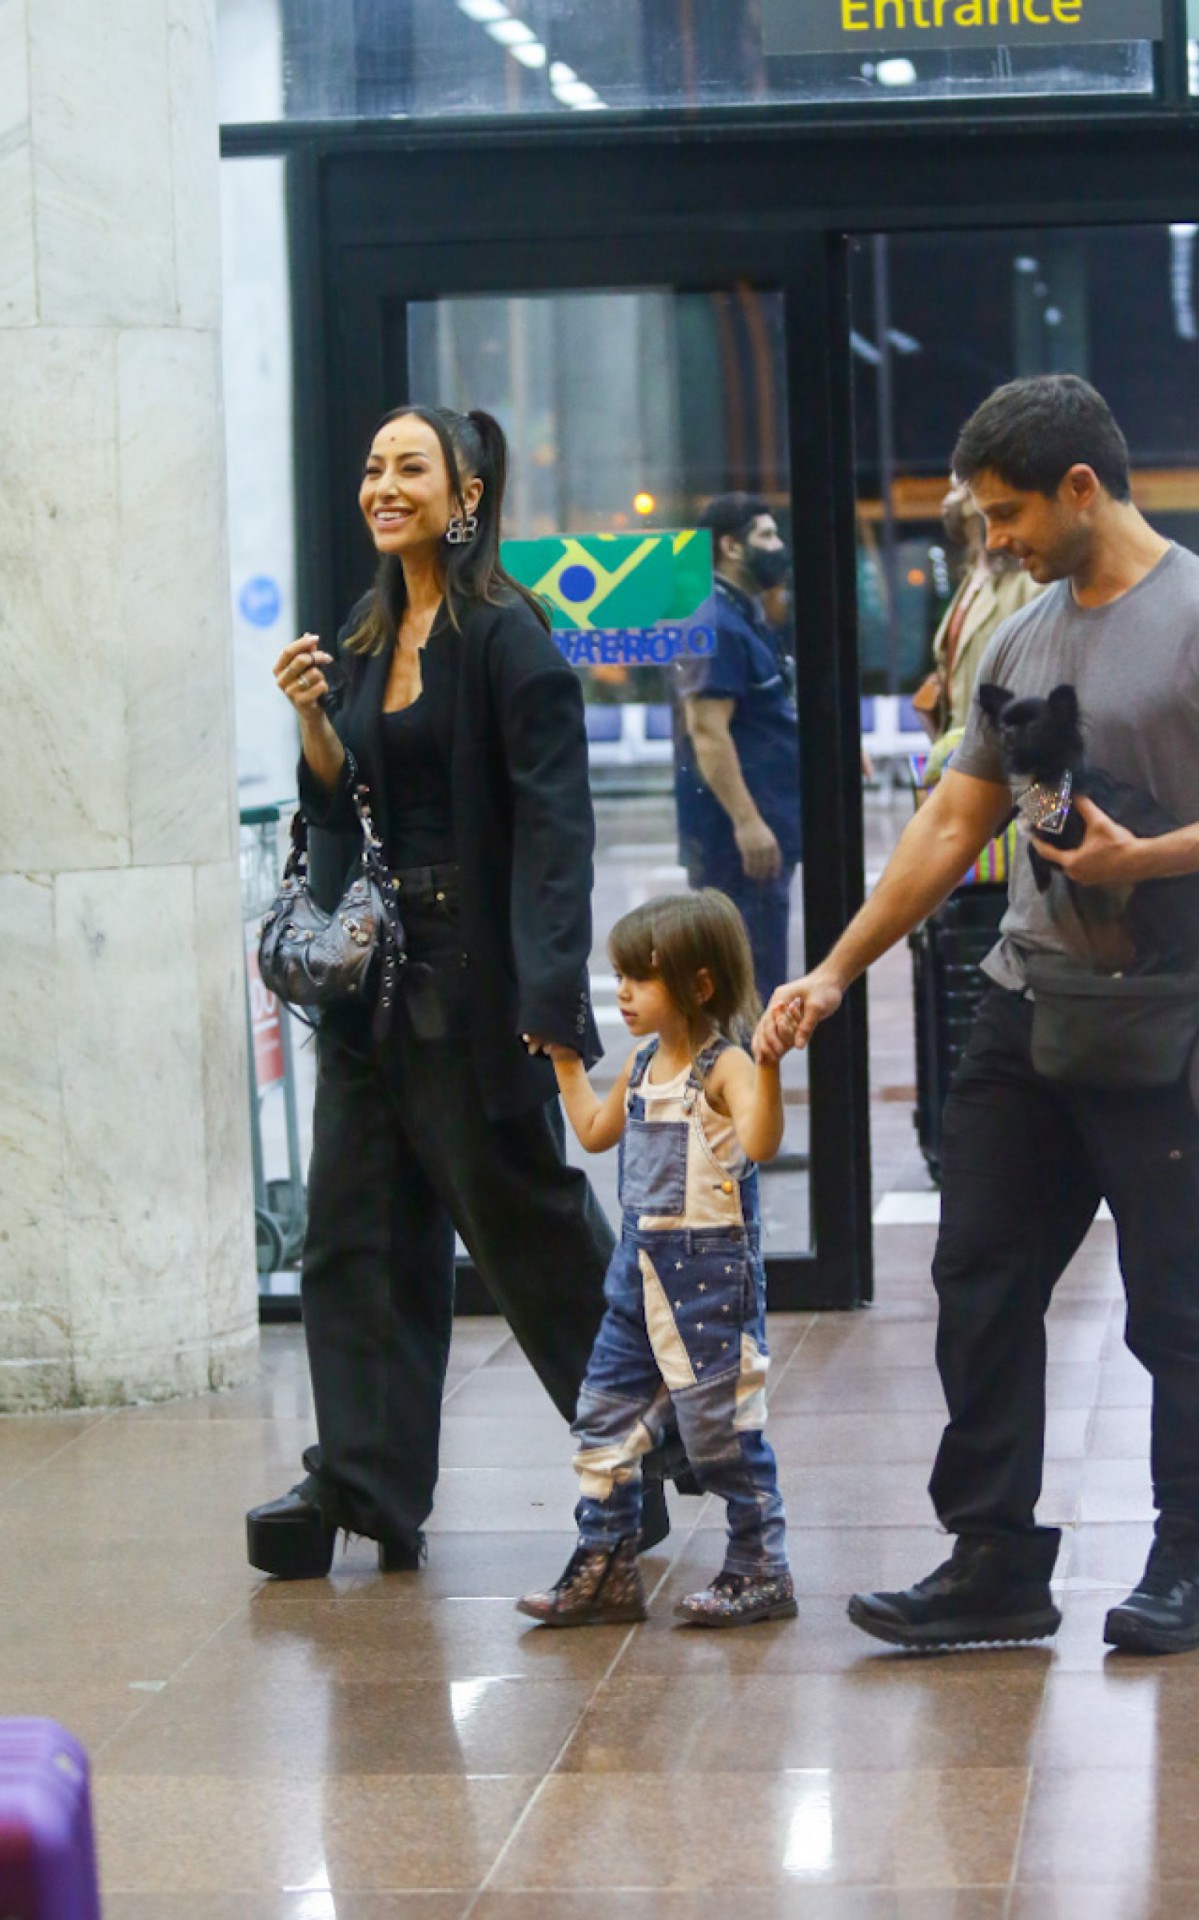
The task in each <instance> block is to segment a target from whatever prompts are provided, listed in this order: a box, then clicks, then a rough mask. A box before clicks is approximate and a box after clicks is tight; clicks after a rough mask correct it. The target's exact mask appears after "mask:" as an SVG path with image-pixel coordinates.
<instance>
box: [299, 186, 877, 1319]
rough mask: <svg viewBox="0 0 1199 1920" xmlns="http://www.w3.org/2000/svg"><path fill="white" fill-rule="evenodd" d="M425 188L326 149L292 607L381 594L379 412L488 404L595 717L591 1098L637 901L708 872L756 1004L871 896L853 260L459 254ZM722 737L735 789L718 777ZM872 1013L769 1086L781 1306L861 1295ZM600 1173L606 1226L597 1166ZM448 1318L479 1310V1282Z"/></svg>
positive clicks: (823, 1038)
mask: <svg viewBox="0 0 1199 1920" xmlns="http://www.w3.org/2000/svg"><path fill="white" fill-rule="evenodd" d="M439 164H440V163H439V162H433V161H431V162H430V165H431V166H432V167H433V170H434V172H436V169H437V166H438V165H439ZM314 184H315V182H314ZM426 185H427V188H428V191H429V192H430V193H431V192H432V191H433V185H432V179H430V181H429V182H427V183H426ZM413 192H414V185H413V178H412V176H411V175H410V174H407V173H405V170H404V169H403V168H402V167H393V166H391V165H389V164H384V163H383V162H382V161H381V160H379V159H374V160H372V159H370V158H363V159H361V160H359V159H356V158H351V157H350V156H344V157H342V158H340V159H337V160H331V161H330V162H329V166H328V169H327V171H326V172H325V173H324V174H323V175H321V176H320V191H319V193H317V194H315V196H314V197H313V198H312V199H311V200H310V201H309V202H308V203H307V204H308V207H309V214H310V227H309V230H308V232H307V238H306V242H305V245H304V247H303V248H302V249H300V250H299V251H300V269H299V279H300V282H301V284H302V285H303V286H306V287H307V290H308V294H309V300H308V304H307V306H306V307H305V308H303V313H304V315H305V317H304V318H303V320H302V322H301V326H302V328H305V329H307V333H306V339H307V340H308V341H310V342H311V341H313V340H315V341H316V342H317V343H319V346H320V349H321V352H322V354H323V356H324V358H323V364H324V367H325V370H326V378H325V380H324V381H323V383H322V388H321V391H320V393H319V394H317V395H314V399H313V405H312V406H311V407H308V406H298V407H297V410H296V419H297V435H298V437H299V441H300V448H299V456H298V465H299V475H300V480H299V499H300V511H299V521H300V528H301V537H300V540H299V542H298V547H297V554H298V571H299V576H300V577H299V588H298V591H299V598H300V601H301V603H302V604H303V605H305V606H306V607H309V608H311V610H312V611H311V614H310V615H309V616H308V624H310V625H311V626H312V627H313V629H314V630H317V631H320V630H324V629H331V628H333V627H335V626H336V625H337V624H339V623H340V621H341V620H342V619H344V617H345V609H346V608H347V607H349V606H350V605H352V604H353V602H354V601H355V600H356V599H357V598H358V596H359V595H360V594H361V592H362V591H363V589H364V588H365V586H366V585H367V584H368V582H369V580H370V577H371V573H372V563H373V555H372V553H371V550H370V547H369V544H368V542H367V539H366V536H365V532H364V530H363V528H362V526H361V522H360V517H359V515H358V513H357V508H356V495H357V484H358V476H359V473H360V471H361V462H362V458H363V453H364V450H365V448H366V446H367V445H368V444H369V441H370V435H371V432H372V429H373V426H374V423H375V422H376V420H377V419H378V418H379V416H380V415H381V414H382V413H383V412H385V411H386V410H388V409H389V408H392V407H395V406H397V405H399V404H401V403H402V402H403V401H405V400H414V401H417V400H419V401H422V402H426V403H432V404H447V405H450V406H454V407H458V408H469V407H472V406H476V407H483V408H486V409H487V410H489V411H491V412H493V413H495V414H496V415H497V417H498V418H499V419H500V421H501V422H502V424H503V426H504V428H505V431H506V433H507V435H508V438H509V441H510V446H511V471H510V480H509V494H508V501H507V515H506V539H507V542H508V546H507V550H506V557H507V559H508V564H509V566H510V568H511V570H512V571H513V572H514V573H516V574H517V575H518V577H520V578H522V579H524V580H525V581H526V583H527V584H528V585H530V586H531V587H533V588H535V589H536V590H537V591H539V592H541V593H542V594H543V595H544V596H545V598H546V600H547V603H548V605H549V608H550V611H551V615H552V619H553V629H554V636H555V639H556V640H557V642H558V644H559V647H560V649H561V651H562V652H563V654H564V656H565V657H566V658H567V659H568V660H569V661H570V662H571V664H572V666H573V667H574V669H575V671H576V672H577V673H578V675H579V679H580V683H581V687H582V692H583V696H584V701H585V706H586V713H587V730H588V740H589V748H590V770H591V782H592V791H593V795H594V799H595V808H596V815H597V824H598V836H599V857H598V862H597V876H596V892H595V902H594V905H595V949H594V952H593V954H592V966H593V982H594V986H595V990H596V998H597V1003H598V1011H599V1014H600V1017H601V1033H602V1037H603V1039H604V1042H605V1048H606V1053H605V1058H604V1060H603V1061H602V1062H601V1064H600V1068H599V1070H598V1075H597V1078H598V1080H599V1083H600V1084H601V1085H602V1084H603V1083H604V1081H605V1079H609V1078H610V1076H611V1075H612V1074H613V1072H614V1071H615V1069H616V1067H617V1065H618V1064H619V1063H620V1062H621V1061H622V1060H623V1058H624V1055H625V1052H626V1039H627V1037H626V1035H625V1033H624V1032H623V1031H622V1029H621V1025H620V1024H618V1014H617V1010H616V1005H615V992H614V985H613V981H612V975H611V971H610V968H609V965H608V960H607V953H606V937H607V934H608V932H609V930H610V928H611V926H612V925H613V923H614V921H615V920H617V919H618V918H619V917H620V915H621V914H622V913H623V912H625V911H626V910H627V909H628V908H629V907H630V906H631V905H633V904H634V903H636V902H640V901H644V900H647V899H650V898H652V897H653V896H655V895H658V894H662V893H669V892H674V891H681V890H683V889H686V888H688V887H691V886H693V885H696V884H700V883H703V882H705V881H706V882H707V883H709V884H713V883H715V882H717V881H719V883H720V884H721V886H722V890H724V891H725V892H727V893H729V894H730V895H732V896H733V897H734V898H735V899H736V900H737V903H738V905H739V906H740V907H742V910H743V911H744V912H745V914H746V916H747V918H748V919H751V920H752V919H754V918H755V917H756V919H757V921H758V923H759V924H758V925H757V926H755V927H754V928H753V929H751V932H752V936H753V945H754V947H755V950H757V951H758V952H759V953H761V952H762V951H764V950H765V949H769V951H770V954H771V955H772V958H771V960H770V961H769V963H767V962H766V961H764V960H763V961H762V962H761V964H760V967H759V971H760V975H761V979H762V984H763V985H764V986H765V987H766V988H767V989H769V987H770V986H772V985H773V984H774V983H775V982H776V981H781V980H783V979H786V978H795V977H797V976H798V975H800V974H801V973H802V972H803V970H804V968H805V967H806V966H807V965H808V963H809V960H811V959H813V958H815V956H816V955H818V954H820V953H823V952H825V951H827V949H828V947H829V946H830V945H831V944H832V941H833V940H834V939H835V938H836V936H837V934H838V933H839V932H840V930H841V928H842V927H843V926H844V924H845V922H846V920H847V919H848V918H849V916H850V914H851V913H852V912H853V910H854V908H855V906H856V905H857V902H858V900H859V899H860V895H861V881H862V864H861V807H860V801H861V795H860V776H859V715H858V699H857V669H856V651H855V650H856V618H855V610H854V544H853V489H852V472H851V467H850V463H849V454H848V449H849V419H850V378H849V324H848V291H847V281H846V278H845V271H844V267H845V262H844V248H843V246H842V243H841V242H840V241H838V240H835V239H830V238H829V237H827V236H825V235H823V234H815V233H811V234H794V233H784V232H781V231H780V232H777V233H776V232H767V233H763V232H758V233H756V234H752V233H751V234H746V233H744V232H741V231H737V232H735V233H725V234H724V235H721V234H719V233H716V232H690V233H685V234H680V233H678V232H671V233H668V234H665V235H661V234H653V235H651V234H644V233H643V234H640V235H638V234H636V233H627V232H622V233H621V234H619V235H618V236H615V235H614V236H612V237H611V238H610V240H607V241H604V242H602V243H601V242H600V241H598V240H596V241H583V240H581V239H579V238H578V237H577V236H572V237H569V238H568V237H565V236H557V237H555V238H554V240H553V242H552V244H551V243H548V242H544V241H535V240H533V239H532V238H530V237H529V230H528V229H529V221H530V220H531V219H532V218H533V214H534V209H532V208H530V207H529V206H528V205H527V204H526V203H525V202H524V201H523V200H521V201H520V203H519V205H516V204H515V203H514V209H510V210H509V211H510V214H511V219H512V221H513V223H514V226H513V227H512V228H509V229H507V231H508V237H505V231H506V225H505V223H506V221H507V220H508V218H509V215H505V216H504V219H501V218H499V217H498V215H496V214H495V212H494V210H493V211H492V213H491V214H488V215H487V217H486V225H487V231H486V232H485V233H483V232H480V233H479V235H478V237H476V238H470V239H463V238H462V237H459V238H456V239H445V238H438V237H435V235H433V234H432V233H428V234H427V236H426V237H424V238H422V237H421V232H420V229H421V227H422V225H425V224H426V223H427V219H428V215H429V204H430V203H429V202H428V201H427V200H426V199H425V198H423V197H422V195H423V193H424V189H422V190H421V191H420V192H418V194H417V200H416V202H414V201H413V200H412V194H413ZM470 205H471V217H472V222H473V221H475V220H476V219H477V220H479V221H482V220H483V219H484V209H483V207H482V202H481V201H479V200H477V199H476V200H474V201H472V202H471V203H470ZM418 206H419V216H418V214H417V211H416V209H417V207H418ZM518 216H519V217H518ZM414 219H415V220H416V228H415V230H414V227H413V222H414ZM516 227H520V228H521V229H522V231H521V232H519V233H518V232H517V231H516V230H515V228H516ZM405 233H407V234H408V236H409V237H407V238H400V237H399V236H401V235H404V234H405ZM842 458H843V460H844V468H845V470H844V472H843V473H842V472H840V471H839V470H838V468H837V461H838V460H839V459H842ZM731 497H735V502H740V505H741V507H742V509H743V511H742V513H741V516H740V517H738V515H737V512H736V511H735V505H734V507H730V505H729V502H730V498H731ZM730 513H731V514H732V519H731V520H730V519H729V518H728V515H729V514H730ZM722 516H723V517H722ZM713 520H715V522H716V525H715V527H714V526H713V525H711V524H709V522H711V521H713ZM763 539H765V540H766V542H767V543H768V544H774V545H776V546H777V545H778V544H779V543H780V542H781V543H783V544H785V546H786V548H787V549H788V551H789V554H790V557H791V564H790V568H789V570H788V571H787V572H786V573H785V574H784V576H783V577H782V578H781V579H780V578H778V577H777V575H775V576H773V577H772V576H771V572H770V569H769V567H767V568H766V569H764V570H761V571H759V570H758V563H757V562H754V561H753V559H752V554H751V552H750V549H751V548H752V547H753V546H754V545H755V543H760V542H761V541H762V540H763ZM722 728H723V734H722V740H723V749H722V750H723V765H724V768H725V772H726V775H727V771H728V768H729V766H730V764H731V765H732V767H733V772H734V778H735V782H739V783H740V784H739V786H736V787H730V785H729V782H728V779H727V778H725V779H724V780H723V782H722V777H721V773H720V770H719V768H717V770H716V773H715V775H713V772H712V766H713V760H712V753H711V736H712V733H713V730H714V729H715V730H716V732H718V733H720V731H721V729H722ZM701 735H703V736H705V744H704V746H703V748H702V750H701ZM722 784H723V786H724V795H723V797H722V795H721V793H720V791H719V788H720V786H721V785H722ZM730 795H735V797H734V798H732V799H730ZM738 805H740V809H741V815H742V817H741V820H740V822H738V821H737V820H736V819H735V811H734V810H735V809H736V807H737V806H738ZM747 817H748V819H749V822H750V825H751V828H752V829H753V831H751V832H750V833H749V835H748V836H746V834H745V832H744V827H745V821H746V818H747ZM738 825H739V826H740V829H741V831H740V832H738V831H737V830H736V829H737V828H738ZM705 834H708V835H710V843H709V842H707V841H705V838H704V836H705ZM747 842H748V848H749V851H751V852H753V853H754V854H755V858H754V859H753V860H747V859H746V858H745V855H746V851H747ZM772 850H773V856H774V857H771V854H772ZM763 852H765V854H766V856H767V857H766V858H765V860H764V861H763V859H762V858H761V857H760V856H761V855H762V854H763ZM722 863H723V864H722ZM751 867H752V869H753V871H752V872H751V871H750V868H751ZM750 879H754V880H758V879H762V880H763V881H764V882H765V884H762V885H759V886H756V887H754V888H747V886H746V884H745V883H746V882H748V881H749V880H750ZM864 1005H865V1002H864V995H862V994H861V993H856V992H855V993H853V994H851V995H850V996H849V997H848V999H847V1004H846V1007H845V1009H844V1010H843V1013H842V1015H841V1016H839V1018H838V1020H837V1021H835V1022H830V1023H829V1026H828V1027H827V1029H826V1030H825V1031H824V1032H823V1033H822V1034H821V1035H820V1036H819V1038H818V1041H817V1044H816V1045H815V1046H814V1048H813V1050H812V1052H811V1054H810V1055H809V1056H807V1057H806V1058H797V1057H792V1058H791V1059H790V1060H789V1062H788V1065H787V1068H786V1074H785V1089H786V1115H787V1133H786V1141H785V1147H784V1152H783V1154H782V1155H781V1156H780V1160H779V1161H778V1162H777V1163H776V1164H775V1166H774V1167H773V1168H772V1169H771V1171H769V1172H767V1173H765V1174H764V1176H763V1182H762V1185H763V1202H764V1214H765V1244H766V1252H767V1262H768V1275H769V1279H770V1285H771V1297H772V1301H773V1303H774V1304H775V1306H776V1307H788V1308H800V1307H805V1306H857V1305H859V1304H861V1303H862V1302H863V1301H864V1300H866V1299H868V1298H869V1297H870V1292H871V1278H870V1218H869V1140H868V1124H867V1087H866V1072H865V1016H864ZM588 1172H589V1173H590V1175H591V1177H592V1178H593V1180H594V1181H595V1183H596V1185H597V1188H598V1190H599V1191H600V1193H601V1196H602V1197H603V1199H604V1200H605V1202H606V1204H607V1205H608V1206H609V1207H610V1208H614V1206H615V1200H616V1191H615V1189H616V1168H615V1157H614V1156H611V1157H608V1158H603V1157H601V1158H592V1159H590V1160H589V1164H588ZM460 1300H461V1301H462V1303H463V1304H465V1305H476V1304H477V1305H480V1306H481V1305H483V1304H484V1301H483V1298H482V1296H481V1291H479V1290H478V1289H477V1283H475V1282H474V1281H473V1279H472V1276H471V1275H470V1273H469V1271H468V1270H464V1273H463V1276H462V1287H461V1291H460Z"/></svg>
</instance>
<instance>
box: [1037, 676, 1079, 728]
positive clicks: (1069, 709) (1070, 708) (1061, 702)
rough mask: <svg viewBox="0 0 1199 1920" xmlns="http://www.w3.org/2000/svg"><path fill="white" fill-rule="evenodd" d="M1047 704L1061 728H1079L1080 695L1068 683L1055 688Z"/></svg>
mask: <svg viewBox="0 0 1199 1920" xmlns="http://www.w3.org/2000/svg"><path fill="white" fill-rule="evenodd" d="M1045 704H1046V705H1047V706H1048V708H1049V712H1050V714H1051V716H1052V717H1053V719H1054V720H1056V721H1057V722H1058V724H1059V725H1060V726H1065V727H1077V725H1078V695H1077V694H1076V693H1075V691H1074V688H1073V687H1072V686H1070V685H1069V684H1068V683H1063V685H1062V686H1060V687H1055V688H1054V689H1053V692H1052V693H1051V694H1050V696H1049V698H1048V700H1047V701H1046V703H1045Z"/></svg>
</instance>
